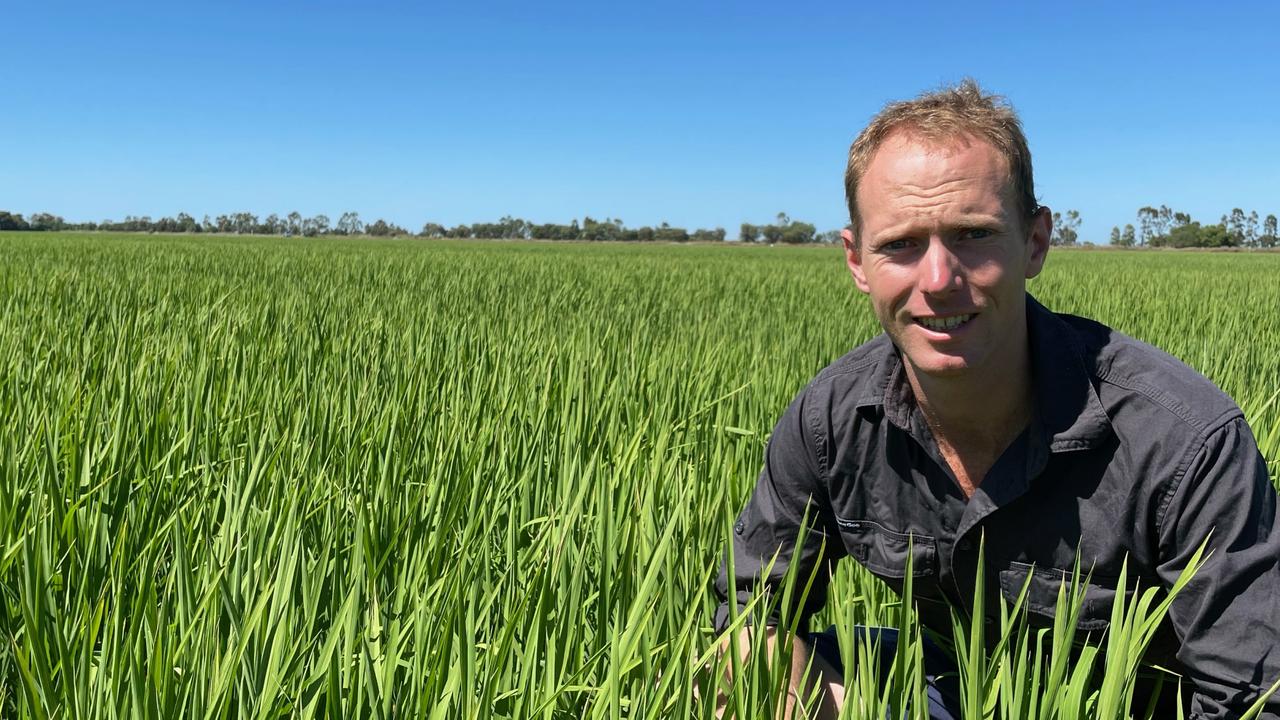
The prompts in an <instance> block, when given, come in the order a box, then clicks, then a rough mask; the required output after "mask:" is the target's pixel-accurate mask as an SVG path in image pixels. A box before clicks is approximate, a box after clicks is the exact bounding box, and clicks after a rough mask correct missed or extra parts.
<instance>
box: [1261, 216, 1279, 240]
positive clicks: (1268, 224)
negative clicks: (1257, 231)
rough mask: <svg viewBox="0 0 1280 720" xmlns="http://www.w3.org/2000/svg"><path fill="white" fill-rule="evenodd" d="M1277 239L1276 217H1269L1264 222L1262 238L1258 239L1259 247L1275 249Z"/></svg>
mask: <svg viewBox="0 0 1280 720" xmlns="http://www.w3.org/2000/svg"><path fill="white" fill-rule="evenodd" d="M1276 242H1277V238H1276V216H1275V215H1268V216H1267V219H1266V220H1263V221H1262V236H1261V237H1259V238H1258V245H1260V246H1262V247H1266V248H1269V247H1275V246H1276Z"/></svg>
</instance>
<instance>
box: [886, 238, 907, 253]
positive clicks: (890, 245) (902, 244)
mask: <svg viewBox="0 0 1280 720" xmlns="http://www.w3.org/2000/svg"><path fill="white" fill-rule="evenodd" d="M909 247H911V241H910V240H890V241H888V242H884V243H881V244H880V250H881V251H884V252H897V251H899V250H906V249H907V248H909Z"/></svg>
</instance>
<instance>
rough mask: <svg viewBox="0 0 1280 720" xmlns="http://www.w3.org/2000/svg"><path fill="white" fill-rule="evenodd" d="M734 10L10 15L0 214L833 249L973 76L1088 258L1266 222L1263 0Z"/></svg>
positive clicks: (0, 129) (1273, 75) (23, 10)
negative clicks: (883, 175)
mask: <svg viewBox="0 0 1280 720" xmlns="http://www.w3.org/2000/svg"><path fill="white" fill-rule="evenodd" d="M733 7H734V10H733V12H732V13H730V12H728V11H727V10H726V11H721V10H716V9H714V8H708V7H695V8H690V7H687V6H683V5H675V4H671V3H657V4H649V5H646V6H644V7H636V8H631V7H625V8H613V7H610V8H600V7H597V6H594V5H588V4H573V3H562V4H556V5H554V6H548V7H539V8H529V7H526V6H520V5H505V4H502V3H495V4H489V5H485V6H482V7H470V6H469V7H467V8H443V9H430V10H421V9H418V8H414V7H411V6H409V5H405V4H397V3H391V4H378V5H377V6H375V7H373V8H369V7H361V8H359V9H347V8H344V7H340V6H338V5H337V4H333V3H323V4H320V5H315V6H304V5H302V4H295V3H282V4H275V5H272V6H271V7H257V6H255V5H252V4H248V3H242V2H233V3H228V4H223V5H219V6H217V7H201V8H185V7H170V6H165V5H149V4H146V3H126V4H123V5H118V6H113V7H111V8H102V7H98V6H95V5H88V4H80V3H70V4H66V5H61V6H58V8H57V9H55V10H51V9H48V8H45V7H25V6H24V7H19V8H17V9H12V10H11V11H10V15H11V26H12V27H15V28H22V32H19V33H14V34H13V37H10V38H7V39H6V43H5V44H4V45H3V46H2V47H0V67H5V68H10V72H9V73H6V74H5V76H4V80H5V81H6V83H5V86H6V98H7V99H8V102H7V103H6V105H7V110H6V113H4V114H3V115H2V116H0V138H4V139H3V140H0V150H2V151H3V157H5V158H6V166H7V167H8V169H9V170H10V171H9V172H7V173H0V210H7V211H10V212H15V213H22V214H24V215H27V216H30V215H31V214H34V213H38V212H48V213H52V214H56V215H59V216H62V217H64V218H66V219H67V220H68V221H73V222H99V221H101V220H104V219H111V220H115V221H121V220H123V218H124V217H126V216H134V217H142V216H151V217H153V218H160V217H165V216H169V217H175V216H176V215H177V214H178V213H179V212H185V213H188V214H190V215H192V216H193V217H195V218H197V219H199V218H202V217H203V216H204V215H209V216H211V217H212V216H216V215H221V214H229V213H234V212H242V211H244V212H251V213H253V214H255V215H258V216H259V217H265V216H266V215H268V214H271V213H276V214H280V215H284V214H286V213H289V212H290V211H298V212H300V213H301V214H302V215H303V216H307V217H311V216H314V215H316V214H321V213H323V214H326V215H329V216H330V217H331V218H333V219H336V218H337V216H338V215H340V214H341V213H342V212H345V211H350V210H353V211H356V212H358V213H360V215H361V217H362V219H364V220H366V221H372V220H375V219H379V218H381V219H385V220H386V221H387V222H390V223H394V224H396V225H400V226H401V227H404V228H405V229H407V230H409V231H410V232H417V231H418V229H419V228H420V227H421V226H422V225H423V224H424V223H427V222H434V223H440V224H442V225H445V226H453V225H457V224H471V223H479V222H492V221H495V220H498V219H499V218H500V217H502V216H514V217H519V218H524V219H526V220H528V221H530V222H534V223H565V224H567V223H568V222H570V221H571V220H574V219H577V220H581V219H583V218H584V217H586V216H591V217H593V218H597V219H601V220H603V219H605V218H620V219H622V220H623V221H624V222H625V224H626V225H627V226H628V227H639V226H645V225H648V226H655V227H656V226H658V225H660V224H661V223H662V222H668V223H670V224H671V225H673V226H676V227H685V228H688V229H689V230H693V229H696V228H708V229H710V228H716V227H721V228H724V229H725V230H726V232H727V234H728V236H729V237H730V238H736V236H737V228H738V226H739V225H740V224H742V223H751V224H756V225H759V224H767V223H770V222H772V221H773V219H774V217H775V216H776V215H777V213H779V212H785V213H787V214H788V215H789V216H790V217H792V218H794V219H796V220H800V221H804V222H809V223H813V224H814V225H815V226H816V227H817V229H818V231H819V232H822V231H827V230H833V229H838V228H839V227H842V226H843V224H844V223H845V222H847V217H846V215H845V210H844V194H843V184H842V175H843V170H844V162H845V157H846V156H847V152H848V144H849V142H850V141H851V140H852V138H853V136H854V135H855V134H856V133H857V132H858V130H860V129H861V128H862V126H863V125H864V124H865V123H866V121H867V120H868V119H869V118H870V117H871V116H872V115H873V114H874V113H875V112H877V111H878V110H879V108H880V107H881V106H882V105H883V104H884V103H885V102H886V101H890V100H895V99H902V98H906V97H911V96H914V95H916V94H918V93H919V92H921V91H924V90H927V89H930V88H933V87H937V86H939V85H941V84H945V83H949V82H955V81H957V80H959V79H961V78H962V77H966V76H971V77H974V78H975V79H976V80H977V81H978V82H979V83H981V84H982V86H983V87H984V89H986V90H987V91H989V92H995V93H999V94H1002V95H1004V96H1006V97H1007V98H1008V99H1009V101H1010V102H1011V103H1012V105H1013V106H1014V108H1015V109H1016V110H1017V111H1018V112H1019V114H1020V116H1021V117H1022V120H1023V125H1024V128H1025V131H1026V134H1027V137H1028V141H1029V143H1030V146H1031V149H1032V155H1033V158H1034V164H1035V168H1036V171H1037V172H1036V190H1037V195H1038V196H1039V197H1040V199H1041V202H1042V203H1043V204H1045V205H1048V206H1049V207H1050V208H1052V209H1053V210H1054V211H1057V212H1063V213H1065V211H1067V210H1070V209H1074V210H1077V211H1079V212H1080V214H1081V218H1082V223H1081V227H1080V241H1081V242H1093V243H1096V244H1106V243H1107V241H1108V236H1109V233H1110V229H1111V227H1112V226H1119V227H1123V226H1124V225H1125V224H1126V223H1128V224H1134V225H1135V226H1136V225H1137V216H1136V213H1137V210H1138V208H1139V207H1142V206H1145V205H1151V206H1157V207H1158V206H1160V205H1168V206H1169V207H1171V208H1173V209H1175V210H1179V211H1183V212H1186V213H1189V214H1190V215H1191V216H1192V219H1193V220H1195V221H1198V222H1200V223H1202V224H1206V225H1207V224H1214V223H1217V222H1218V219H1219V217H1220V216H1221V215H1223V214H1227V213H1229V212H1230V211H1231V210H1232V208H1236V207H1238V208H1241V209H1243V210H1244V212H1245V213H1246V214H1247V213H1249V212H1250V211H1251V210H1252V211H1256V212H1257V213H1258V214H1259V216H1262V217H1265V216H1266V215H1268V214H1280V197H1277V193H1276V189H1277V188H1280V137H1278V134H1277V133H1276V132H1275V129H1276V128H1275V120H1274V117H1275V116H1276V115H1277V114H1278V113H1280V100H1278V99H1276V98H1275V97H1274V92H1273V91H1272V90H1273V88H1274V87H1275V86H1276V80H1277V79H1278V78H1280V60H1277V59H1276V58H1275V57H1273V56H1270V55H1268V53H1267V51H1266V47H1268V45H1269V44H1270V42H1271V38H1269V37H1268V33H1269V32H1270V29H1271V28H1273V27H1276V26H1277V22H1276V21H1277V20H1280V10H1278V9H1276V8H1273V7H1270V6H1267V5H1263V4H1253V3H1250V4H1246V5H1244V6H1235V7H1229V8H1228V7H1215V8H1213V9H1211V10H1209V11H1206V10H1204V9H1203V8H1202V7H1201V6H1199V5H1195V4H1181V3H1178V4H1173V5H1151V6H1146V7H1139V8H1136V9H1135V8H1123V9H1112V8H1085V9H1078V8H1073V9H1069V10H1059V9H1057V8H1053V9H1050V8H1038V7H1032V8H1015V9H997V8H993V7H989V6H984V7H982V8H980V9H972V8H953V7H949V6H945V5H929V6H928V10H927V11H926V12H925V13H923V14H922V15H918V14H916V13H915V12H910V11H908V10H905V9H895V8H883V7H871V8H858V9H856V10H855V9H850V8H846V7H843V6H836V5H830V4H825V3H810V4H807V5H805V6H804V7H803V8H801V9H800V10H796V9H794V8H789V9H782V8H778V7H774V6H771V5H765V4H739V5H735V6H733ZM50 38H57V40H58V49H57V52H56V53H51V52H50V43H49V40H50ZM762 48H764V49H767V50H768V51H767V52H766V51H763V50H762ZM33 58H34V60H33ZM868 61H871V62H872V63H874V65H875V67H874V69H873V71H872V72H870V73H867V72H866V69H865V68H866V65H867V63H868ZM19 67H21V68H23V71H22V72H21V73H18V72H15V71H14V69H16V68H19ZM1268 93H1270V95H1269V94H1268Z"/></svg>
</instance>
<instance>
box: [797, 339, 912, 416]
mask: <svg viewBox="0 0 1280 720" xmlns="http://www.w3.org/2000/svg"><path fill="white" fill-rule="evenodd" d="M894 353H895V350H894V346H893V342H892V341H891V340H890V339H889V337H888V336H887V335H885V334H884V333H881V334H879V335H877V336H875V337H873V338H871V339H870V340H868V341H866V342H864V343H862V344H861V345H859V346H857V347H855V348H853V349H852V350H850V351H849V352H847V353H845V354H844V355H842V356H840V357H839V358H837V359H836V360H835V361H834V362H832V363H831V364H830V365H828V366H826V367H825V368H823V369H822V370H820V371H819V372H818V374H816V375H814V377H813V379H812V380H810V381H809V382H808V384H806V385H805V387H804V389H803V390H801V391H800V394H799V396H798V398H797V400H800V401H802V402H803V403H804V404H805V405H808V406H810V407H812V408H814V409H816V408H818V407H826V408H828V409H831V408H832V407H833V406H837V405H838V406H843V407H847V408H851V407H853V406H858V405H869V404H876V403H879V402H880V401H881V400H882V399H883V397H884V389H885V385H886V383H887V382H888V379H889V375H890V374H891V372H892V368H893V363H892V360H893V359H894V357H895V355H894Z"/></svg>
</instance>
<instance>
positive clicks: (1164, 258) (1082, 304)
mask: <svg viewBox="0 0 1280 720" xmlns="http://www.w3.org/2000/svg"><path fill="white" fill-rule="evenodd" d="M1031 290H1032V292H1033V293H1034V294H1035V295H1036V296H1037V297H1038V298H1039V299H1040V300H1041V301H1042V302H1044V303H1045V304H1046V305H1048V306H1049V307H1050V308H1053V309H1055V310H1058V311H1065V312H1074V313H1078V314H1083V315H1088V316H1091V317H1094V318H1096V319H1099V320H1101V321H1103V322H1106V323H1108V324H1110V325H1112V326H1113V327H1116V328H1117V329H1119V330H1122V331H1124V332H1127V333H1129V334H1131V335H1134V336H1137V337H1139V338H1142V339H1144V340H1147V341H1149V342H1152V343H1155V344H1157V345H1159V346H1161V347H1163V348H1165V349H1166V350H1168V351H1170V352H1172V353H1173V354H1174V355H1177V356H1179V357H1181V358H1182V359H1184V360H1185V361H1187V362H1188V363H1189V364H1191V365H1192V366H1193V367H1196V368H1197V369H1199V370H1200V371H1202V372H1203V373H1205V374H1206V375H1207V376H1209V377H1210V378H1211V379H1213V380H1214V381H1215V382H1217V383H1218V385H1219V386H1220V387H1222V388H1223V389H1224V390H1226V391H1227V392H1228V393H1230V394H1231V395H1232V396H1233V397H1235V398H1236V399H1237V401H1238V402H1239V403H1240V404H1241V406H1242V407H1243V408H1244V410H1245V412H1246V415H1247V416H1248V418H1249V420H1250V423H1251V425H1252V427H1253V429H1254V432H1255V434H1256V435H1257V436H1258V440H1259V444H1260V446H1261V447H1262V449H1263V453H1264V455H1265V456H1266V458H1267V461H1268V464H1269V467H1270V469H1271V473H1272V480H1273V482H1275V481H1277V472H1278V471H1280V398H1278V397H1277V387H1278V385H1277V378H1280V313H1277V312H1276V310H1277V307H1280V254H1266V255H1263V254H1206V253H1194V254H1190V253H1187V254H1183V253H1172V252H1148V253H1141V252H1111V251H1107V252H1086V251H1072V252H1062V251H1054V252H1052V253H1051V255H1050V258H1049V262H1048V266H1047V269H1046V271H1045V273H1044V274H1043V275H1042V276H1041V278H1039V279H1037V280H1035V281H1033V283H1032V286H1031ZM877 331H878V327H877V326H876V324H875V321H874V319H873V318H872V316H871V314H870V312H869V310H868V308H867V305H866V303H865V300H864V299H863V298H862V297H861V296H860V295H858V294H857V292H856V290H855V289H854V288H853V285H852V282H851V281H850V280H849V278H848V274H847V271H846V270H845V269H844V266H843V263H842V258H841V256H840V252H839V250H838V249H836V248H831V247H822V248H769V247H733V246H630V245H616V244H600V245H583V244H539V243H507V242H492V243H486V242H471V243H454V242H445V241H423V240H398V241H372V240H368V239H347V240H342V241H332V240H304V239H282V238H281V239H270V240H264V239H261V238H257V239H239V238H234V237H180V236H175V237H161V236H130V235H75V234H60V235H50V234H43V233H40V234H35V233H31V234H4V233H0V419H2V420H3V428H4V430H3V432H2V433H0V716H3V717H12V718H176V717H191V718H231V717H235V718H239V717H257V718H276V717H300V718H309V717H328V718H355V717H361V718H405V717H414V718H419V717H420V718H431V719H433V720H434V719H437V718H439V719H443V718H450V719H452V718H547V719H551V718H577V717H589V718H659V717H662V718H666V717H676V718H704V717H712V716H713V714H714V709H715V704H716V692H715V688H716V685H717V681H718V680H719V679H721V678H723V676H724V674H725V665H726V664H730V663H731V662H732V658H731V657H729V656H724V657H719V656H718V654H717V652H716V647H717V637H716V635H715V633H714V632H713V631H712V629H711V627H710V624H711V617H712V614H713V611H714V609H715V607H716V605H717V604H718V601H717V599H716V598H715V596H714V593H713V592H712V590H711V582H712V580H713V578H714V576H715V572H716V569H717V567H718V564H719V560H720V557H721V553H722V549H723V547H724V545H725V542H726V538H727V537H728V535H729V533H730V525H731V523H732V522H733V520H734V518H735V516H736V514H737V512H738V509H739V508H740V507H741V505H742V503H743V502H744V500H745V497H746V494H747V492H748V491H749V490H750V488H751V486H752V484H753V483H754V480H755V476H756V473H757V472H758V470H759V466H760V462H761V458H762V452H763V449H764V443H765V441H766V439H767V437H768V434H769V432H770V430H771V429H772V426H773V423H774V421H775V420H776V418H777V416H778V414H779V413H780V412H781V411H782V409H783V408H784V407H785V406H786V404H787V403H788V402H789V401H790V399H791V398H792V396H793V395H794V394H795V392H797V391H798V390H799V389H800V388H801V387H802V386H803V385H804V384H805V383H806V382H807V381H808V380H809V379H810V378H811V377H812V375H813V374H814V373H815V372H816V371H817V370H819V369H820V368H822V367H823V366H825V365H826V364H827V363H829V362H830V361H832V360H833V359H835V358H836V357H838V356H840V355H841V354H843V353H844V352H846V351H847V350H848V349H850V348H852V347H853V346H855V345H857V344H859V343H861V342H863V341H865V340H867V339H869V338H870V337H872V336H873V335H874V334H875V333H876V332H877ZM799 580H800V581H801V582H800V583H799V584H798V586H797V591H798V592H799V591H802V590H803V588H802V585H803V578H801V579H799ZM1119 596H1120V597H1121V599H1123V597H1124V594H1123V593H1121V594H1119ZM831 597H832V602H831V603H830V606H829V607H828V608H827V610H826V611H824V613H823V615H822V616H821V617H819V618H818V619H817V622H816V624H821V625H822V626H824V627H825V626H826V625H829V624H832V623H836V624H837V626H838V627H840V628H844V631H847V630H848V628H849V627H851V626H852V625H853V624H863V623H873V624H897V625H900V626H901V627H902V628H903V629H904V631H906V632H907V633H908V634H911V633H913V632H914V630H913V624H912V618H911V613H910V612H909V611H908V612H903V606H902V604H901V603H899V602H898V601H897V599H896V598H895V597H894V596H892V595H890V594H889V593H888V591H887V589H885V588H884V587H883V586H880V585H878V584H876V583H875V582H873V581H871V580H870V579H869V577H868V576H866V575H865V574H863V573H861V572H860V571H859V570H858V568H856V567H854V566H852V565H851V563H844V564H842V566H841V570H840V571H839V573H838V574H837V577H836V579H835V584H834V585H833V587H832V592H831ZM766 602H768V599H767V598H762V599H761V601H760V605H761V607H763V605H764V604H765V603H766ZM1070 602H1071V597H1070V593H1069V592H1068V593H1066V594H1065V595H1064V603H1066V606H1068V607H1069V605H1070ZM1122 610H1123V611H1125V612H1129V613H1134V612H1137V613H1138V615H1137V616H1135V622H1137V625H1140V624H1141V623H1140V620H1141V619H1142V617H1143V615H1142V613H1146V612H1148V611H1150V612H1151V613H1156V612H1158V608H1157V607H1155V606H1154V604H1153V606H1152V607H1151V608H1132V607H1131V608H1122ZM1011 618H1013V619H1011V620H1010V622H1009V624H1008V626H1007V627H1008V628H1013V629H1015V630H1016V613H1012V614H1011ZM981 625H982V624H981V623H977V624H976V627H977V628H979V629H980V628H981ZM1116 627H1119V625H1116ZM1126 627H1128V626H1126ZM1133 627H1136V626H1133ZM1131 629H1132V628H1131ZM1134 632H1135V633H1136V632H1137V631H1136V630H1135V631H1134ZM963 633H964V630H963V627H962V628H961V632H960V633H958V642H957V646H958V647H960V648H961V650H960V652H961V653H962V654H963V653H966V652H967V653H968V654H967V655H964V656H963V657H962V661H964V662H967V663H969V664H968V665H967V667H970V668H972V669H973V670H972V671H970V672H969V674H968V675H967V677H966V679H965V683H966V684H965V687H966V688H967V690H966V692H967V693H968V699H969V701H970V702H972V703H976V705H974V707H978V708H979V712H982V711H981V706H982V705H983V703H984V702H986V701H987V700H988V699H990V700H991V704H992V707H993V708H996V709H994V710H993V711H992V712H993V713H996V714H993V715H991V717H1032V716H1034V717H1045V718H1048V717H1050V716H1051V715H1052V714H1053V713H1054V712H1057V713H1058V715H1059V716H1061V717H1127V715H1125V714H1124V713H1125V712H1126V711H1127V709H1128V703H1127V702H1125V699H1126V698H1125V696H1124V693H1125V683H1126V676H1125V674H1124V672H1122V671H1121V670H1120V669H1119V668H1121V667H1128V665H1126V664H1125V663H1129V664H1132V663H1131V660H1132V662H1136V659H1132V658H1131V659H1130V660H1123V661H1122V660H1120V659H1117V658H1120V657H1122V656H1123V655H1124V651H1125V648H1124V647H1109V646H1108V645H1107V643H1108V642H1112V644H1117V643H1118V644H1123V643H1124V642H1125V641H1126V636H1125V635H1123V634H1122V633H1121V632H1119V631H1117V632H1116V633H1114V635H1115V640H1112V639H1111V638H1108V639H1106V640H1104V641H1103V643H1102V645H1101V646H1099V648H1098V649H1097V659H1096V662H1097V663H1099V664H1106V667H1107V673H1105V676H1106V678H1107V679H1106V680H1104V682H1103V687H1101V688H1100V689H1094V690H1088V689H1083V690H1082V689H1081V688H1082V687H1083V686H1082V685H1081V682H1083V680H1081V678H1083V677H1084V675H1085V674H1072V670H1071V667H1070V666H1069V665H1068V664H1067V663H1068V661H1067V660H1066V659H1065V657H1066V656H1065V654H1062V653H1057V654H1055V657H1061V658H1063V659H1060V665H1058V666H1055V667H1056V668H1057V670H1056V671H1055V672H1058V675H1055V676H1052V677H1057V678H1058V680H1057V681H1054V682H1050V679H1051V678H1050V676H1051V675H1052V673H1048V672H1047V671H1046V673H1045V674H1044V676H1041V675H1040V674H1036V676H1035V678H1033V677H1032V674H1031V666H1030V665H1028V664H1026V661H1025V660H1019V659H1017V657H1016V656H1018V655H1019V653H1022V655H1026V652H1023V651H1024V650H1025V649H1026V648H1025V647H1023V646H1020V645H1018V643H1019V642H1023V643H1025V642H1027V641H1028V638H1027V636H1026V633H1025V632H1023V633H1022V635H1021V636H1020V635H1018V633H1017V632H1014V633H1012V634H1011V636H1010V639H1009V641H1008V643H1007V644H1006V647H1005V649H1004V653H1005V655H1006V656H1008V657H1011V658H1014V659H1013V660H1012V661H1010V662H1007V663H1005V664H1004V665H1000V658H998V657H997V658H984V657H980V655H981V653H980V652H977V653H974V652H972V649H973V648H980V647H982V645H983V643H982V642H978V643H977V645H972V644H969V645H966V643H968V642H969V641H970V640H972V638H965V637H963ZM1133 637H1136V635H1135V636H1133ZM1129 639H1132V638H1129ZM1029 640H1030V641H1031V642H1034V640H1035V638H1034V637H1031V638H1030V639H1029ZM907 645H908V646H909V645H910V643H907ZM966 647H968V648H969V650H967V651H966V650H965V648H966ZM908 650H910V648H909V647H908ZM779 652H780V653H783V654H785V649H783V650H780V651H779ZM765 655H766V653H765V652H764V651H762V650H759V649H758V651H757V652H755V653H753V654H752V656H751V657H750V658H749V659H748V660H747V661H746V662H745V663H739V664H738V666H737V667H736V668H735V669H734V672H735V677H736V678H737V682H735V683H734V684H733V688H732V692H731V693H729V695H728V700H727V702H728V703H729V713H730V714H734V715H736V716H738V717H751V718H755V717H765V716H766V715H767V713H768V712H770V708H772V707H774V705H775V703H777V702H778V701H779V697H780V693H779V692H778V690H777V689H778V688H779V687H780V686H781V684H782V683H784V682H785V674H786V669H785V668H786V663H785V662H781V663H773V664H772V665H771V664H769V663H767V662H765ZM1086 655H1087V653H1086ZM1106 658H1110V659H1111V661H1110V662H1104V661H1105V660H1106ZM1071 662H1078V659H1077V660H1072V661H1071ZM913 667H915V668H916V669H915V670H914V671H913V670H912V668H913ZM1001 668H1003V669H1001ZM851 672H855V673H856V672H857V671H855V670H851ZM895 672H896V673H897V674H895V675H894V677H895V678H896V679H895V680H894V684H892V687H887V688H882V687H879V686H875V684H874V683H873V682H872V681H870V680H868V678H867V677H866V676H864V675H858V676H851V677H850V678H849V680H850V687H851V688H862V690H861V691H860V692H861V693H862V697H863V702H862V703H861V705H859V704H858V703H851V704H850V706H849V707H847V714H848V717H853V718H856V717H867V718H870V717H876V718H881V717H884V710H883V709H882V708H881V706H880V703H882V702H890V703H892V702H896V700H897V699H899V698H903V697H909V696H910V695H911V694H912V693H913V692H916V691H917V690H918V667H916V665H913V663H912V658H911V657H910V656H907V657H905V658H904V661H903V662H902V663H901V668H895ZM913 673H914V674H913ZM1019 673H1021V674H1019ZM1086 674H1087V673H1086ZM1077 675H1079V677H1077ZM1055 683H1056V684H1055ZM1073 683H1075V684H1073ZM1108 683H1110V685H1108ZM1108 688H1109V689H1108ZM1069 690H1070V691H1076V692H1077V694H1079V695H1080V697H1079V698H1077V701H1076V702H1077V704H1076V705H1070V704H1069V703H1070V700H1069V699H1068V695H1070V692H1068V691H1069ZM1031 695H1035V696H1036V698H1041V697H1043V700H1040V699H1037V700H1036V701H1035V702H1036V703H1039V704H1038V705H1037V706H1036V707H1037V708H1039V709H1037V710H1036V711H1035V712H1034V713H1031V714H1025V713H1024V714H1021V715H1020V714H1019V712H1020V711H1019V710H1018V708H1022V710H1023V711H1025V709H1026V706H1025V705H1022V706H1019V705H1016V704H1014V700H1013V698H1015V697H1023V696H1026V697H1030V696H1031ZM997 698H998V699H999V702H996V701H995V700H996V699H997ZM1019 702H1022V701H1019ZM920 706H921V703H916V707H920ZM1011 708H1012V709H1011ZM1068 708H1070V709H1068ZM1073 711H1074V712H1076V713H1077V714H1071V713H1072V712H1073Z"/></svg>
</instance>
